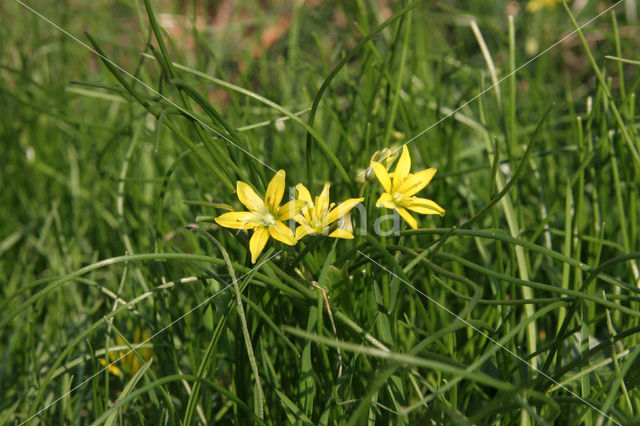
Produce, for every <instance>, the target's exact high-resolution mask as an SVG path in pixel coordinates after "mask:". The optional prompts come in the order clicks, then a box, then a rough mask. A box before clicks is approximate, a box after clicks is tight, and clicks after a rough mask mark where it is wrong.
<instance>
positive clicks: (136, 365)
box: [100, 326, 153, 377]
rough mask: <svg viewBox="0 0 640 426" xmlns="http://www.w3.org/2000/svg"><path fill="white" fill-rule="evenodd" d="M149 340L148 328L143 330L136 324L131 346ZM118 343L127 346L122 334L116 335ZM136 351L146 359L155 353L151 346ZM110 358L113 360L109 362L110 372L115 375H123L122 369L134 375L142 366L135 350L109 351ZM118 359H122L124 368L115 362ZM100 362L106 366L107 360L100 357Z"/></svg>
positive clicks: (121, 364)
mask: <svg viewBox="0 0 640 426" xmlns="http://www.w3.org/2000/svg"><path fill="white" fill-rule="evenodd" d="M147 340H149V333H148V332H147V331H146V330H145V331H141V330H140V327H138V326H136V329H135V332H134V336H133V340H132V341H131V346H133V347H135V346H137V345H138V344H139V343H142V342H146V341H147ZM116 343H117V345H118V346H125V342H124V340H122V337H120V336H116ZM136 352H137V353H138V354H139V355H140V356H141V357H142V359H143V360H145V361H149V360H150V359H151V356H152V355H153V352H152V350H151V348H144V349H142V348H139V349H136ZM109 359H110V360H111V364H109V373H111V374H113V375H114V376H118V377H120V376H122V370H124V371H125V372H127V373H128V374H129V375H131V376H133V375H134V374H136V373H137V372H138V370H140V368H142V363H141V362H140V359H138V357H137V356H136V354H135V353H134V352H133V351H129V350H127V351H118V352H117V353H116V352H109ZM118 360H119V361H120V366H121V367H122V370H121V369H120V368H118V366H116V365H115V364H114V362H115V361H118ZM100 364H102V366H106V365H107V360H106V359H104V358H102V359H100Z"/></svg>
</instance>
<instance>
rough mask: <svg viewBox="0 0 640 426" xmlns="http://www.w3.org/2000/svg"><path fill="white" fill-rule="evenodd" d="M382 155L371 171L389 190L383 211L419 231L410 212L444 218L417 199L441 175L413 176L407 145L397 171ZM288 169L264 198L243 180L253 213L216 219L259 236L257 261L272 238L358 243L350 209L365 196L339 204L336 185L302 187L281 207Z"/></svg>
mask: <svg viewBox="0 0 640 426" xmlns="http://www.w3.org/2000/svg"><path fill="white" fill-rule="evenodd" d="M380 154H381V153H380V152H376V153H375V154H374V155H373V157H372V158H371V162H370V166H369V170H372V171H373V173H375V176H376V177H377V178H378V180H379V181H380V184H381V185H382V187H383V189H384V192H383V193H382V195H380V198H378V201H377V202H376V206H377V207H386V208H388V209H393V210H395V211H396V212H398V214H399V215H400V216H401V217H402V218H403V219H404V220H405V221H406V222H407V223H408V224H409V226H410V227H411V228H413V229H417V227H418V221H417V220H416V219H415V218H414V217H413V216H411V214H410V213H409V212H408V210H411V211H414V212H416V213H421V214H439V215H440V216H444V213H445V211H444V209H443V208H442V207H440V206H439V205H438V204H436V203H435V202H434V201H432V200H428V199H426V198H419V197H415V194H417V193H418V192H419V191H421V190H422V189H424V188H425V187H426V186H427V185H428V184H429V182H431V179H432V178H433V176H434V175H435V173H436V169H433V168H431V169H426V170H422V171H420V172H417V173H413V174H412V173H410V170H411V156H410V154H409V150H408V149H407V147H406V146H403V147H402V155H400V159H399V160H398V163H397V165H396V168H395V171H394V172H393V173H390V172H388V169H389V167H390V166H391V164H392V163H393V161H394V160H395V158H396V157H397V154H396V155H393V154H394V153H392V152H388V153H387V152H384V154H385V155H380ZM285 175H286V173H285V171H284V170H279V171H278V172H277V173H276V175H275V176H274V177H273V179H271V182H269V185H268V186H267V191H266V194H265V196H264V198H261V197H260V196H259V195H258V194H257V193H256V192H255V191H254V189H253V188H252V187H251V186H249V185H248V184H246V183H244V182H240V181H238V182H237V184H236V192H237V195H238V199H239V200H240V202H241V203H242V204H243V205H244V206H245V207H246V208H247V211H231V212H228V213H224V214H222V215H220V216H218V217H216V218H215V221H216V223H217V224H218V225H220V226H223V227H225V228H232V229H251V230H253V235H252V236H251V239H250V240H249V251H250V252H251V262H252V263H256V260H257V259H258V256H259V255H260V253H262V250H263V249H264V247H265V245H266V244H267V241H268V240H269V238H270V237H271V238H274V239H276V240H278V241H280V242H282V243H284V244H287V245H290V246H293V245H295V244H296V243H297V242H298V241H299V240H300V239H302V238H304V237H305V236H307V235H328V236H329V237H332V238H344V239H352V238H353V234H352V233H351V230H350V228H351V224H350V220H348V219H347V220H345V217H348V213H349V211H350V210H351V209H352V208H354V207H355V206H356V205H357V204H358V203H361V202H362V201H364V198H350V199H348V200H346V201H343V202H342V203H340V204H338V205H337V206H336V204H335V203H331V202H330V199H329V189H330V187H331V185H330V184H329V183H325V185H324V188H323V189H322V192H320V195H318V196H316V197H315V198H312V197H311V193H310V192H309V190H308V189H307V188H306V187H305V186H304V185H303V184H301V183H299V184H298V185H296V199H294V200H291V201H289V202H287V203H285V204H284V205H282V206H281V205H280V203H281V202H282V197H283V196H284V190H285ZM289 219H293V220H294V221H295V222H296V223H297V224H298V226H297V228H296V230H295V234H294V232H293V231H292V230H291V229H290V228H289V227H287V225H285V224H284V221H287V220H289Z"/></svg>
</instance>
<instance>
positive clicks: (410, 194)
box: [371, 145, 444, 229]
mask: <svg viewBox="0 0 640 426" xmlns="http://www.w3.org/2000/svg"><path fill="white" fill-rule="evenodd" d="M371 168H372V169H373V171H374V173H375V174H376V177H377V178H378V180H379V181H380V184H381V185H382V187H383V188H384V191H385V192H384V193H382V195H380V198H378V201H376V207H381V206H382V207H386V208H388V209H394V210H395V211H397V212H398V213H399V214H400V216H402V218H403V219H404V220H405V221H406V222H407V223H408V224H409V226H411V228H413V229H417V228H418V221H417V220H416V219H415V218H414V217H413V216H411V214H410V213H409V212H408V211H407V210H411V211H414V212H416V213H421V214H439V215H440V216H444V209H443V208H442V207H440V206H439V205H438V204H437V203H436V202H435V201H432V200H428V199H426V198H418V197H414V195H415V194H417V193H418V192H420V191H421V190H423V189H424V188H425V187H426V186H427V185H429V182H431V179H432V178H433V175H435V174H436V171H437V170H436V169H433V168H431V169H426V170H422V171H419V172H418V173H413V174H412V173H409V171H410V170H411V155H410V154H409V150H408V149H407V146H406V145H405V146H403V147H402V155H401V156H400V159H399V160H398V164H396V169H395V171H394V172H393V180H392V178H391V176H390V174H389V173H388V172H387V169H386V168H385V166H383V165H382V164H380V163H378V162H373V161H372V162H371Z"/></svg>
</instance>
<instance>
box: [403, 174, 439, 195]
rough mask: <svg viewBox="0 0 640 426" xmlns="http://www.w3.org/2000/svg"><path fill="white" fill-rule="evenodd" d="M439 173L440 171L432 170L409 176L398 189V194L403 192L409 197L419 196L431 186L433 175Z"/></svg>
mask: <svg viewBox="0 0 640 426" xmlns="http://www.w3.org/2000/svg"><path fill="white" fill-rule="evenodd" d="M437 171H438V169H434V168H431V169H426V170H421V171H419V172H418V173H414V174H411V175H409V176H407V178H406V179H405V180H404V181H403V182H402V183H401V184H400V186H399V187H398V189H397V190H398V192H401V193H402V194H403V195H405V196H407V197H411V196H412V195H415V194H417V193H418V192H420V191H422V190H423V189H424V187H426V186H427V185H429V182H431V179H433V175H435V174H436V172H437Z"/></svg>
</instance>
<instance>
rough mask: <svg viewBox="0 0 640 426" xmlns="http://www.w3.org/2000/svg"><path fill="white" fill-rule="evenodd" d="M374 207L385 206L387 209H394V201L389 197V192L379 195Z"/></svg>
mask: <svg viewBox="0 0 640 426" xmlns="http://www.w3.org/2000/svg"><path fill="white" fill-rule="evenodd" d="M376 207H386V208H388V209H395V208H396V203H394V202H393V199H392V198H391V195H390V194H388V193H386V192H384V193H382V194H381V195H380V198H378V201H376Z"/></svg>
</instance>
